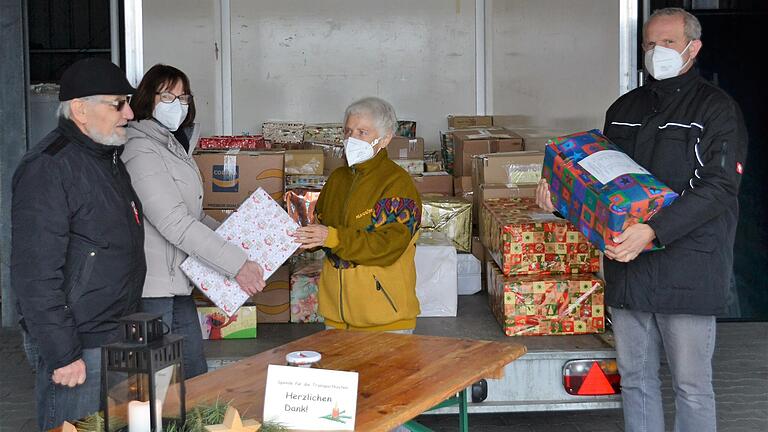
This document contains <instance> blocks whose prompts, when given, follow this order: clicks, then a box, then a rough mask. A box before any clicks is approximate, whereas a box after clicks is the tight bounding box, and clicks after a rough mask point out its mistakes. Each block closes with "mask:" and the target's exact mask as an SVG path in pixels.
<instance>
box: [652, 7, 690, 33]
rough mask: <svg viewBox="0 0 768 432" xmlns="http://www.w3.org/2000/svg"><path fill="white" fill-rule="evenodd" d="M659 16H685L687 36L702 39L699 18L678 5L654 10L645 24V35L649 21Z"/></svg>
mask: <svg viewBox="0 0 768 432" xmlns="http://www.w3.org/2000/svg"><path fill="white" fill-rule="evenodd" d="M658 16H681V17H683V23H684V32H685V37H686V38H687V39H688V40H689V41H692V40H699V39H701V23H700V22H699V19H698V18H696V17H695V16H694V15H693V14H691V13H690V12H688V11H686V10H685V9H681V8H676V7H668V8H664V9H659V10H656V11H654V12H653V14H651V16H650V18H648V21H646V22H645V24H644V25H643V36H645V29H646V27H648V23H649V22H651V20H652V19H654V18H656V17H658Z"/></svg>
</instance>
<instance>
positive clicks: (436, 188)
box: [411, 171, 453, 197]
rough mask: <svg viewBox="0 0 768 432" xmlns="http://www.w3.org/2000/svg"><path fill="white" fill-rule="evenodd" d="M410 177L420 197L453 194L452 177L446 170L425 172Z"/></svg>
mask: <svg viewBox="0 0 768 432" xmlns="http://www.w3.org/2000/svg"><path fill="white" fill-rule="evenodd" d="M411 178H413V182H414V183H415V184H416V190H417V191H419V194H421V196H422V197H426V196H453V177H452V176H451V175H450V174H448V173H447V172H444V171H443V172H425V173H424V174H423V175H420V176H413V177H411Z"/></svg>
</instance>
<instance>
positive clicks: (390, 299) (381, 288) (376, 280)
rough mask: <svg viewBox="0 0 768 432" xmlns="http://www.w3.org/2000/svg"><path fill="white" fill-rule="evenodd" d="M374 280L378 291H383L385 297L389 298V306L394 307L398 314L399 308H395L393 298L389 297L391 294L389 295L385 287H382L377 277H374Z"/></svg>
mask: <svg viewBox="0 0 768 432" xmlns="http://www.w3.org/2000/svg"><path fill="white" fill-rule="evenodd" d="M373 280H374V281H375V282H376V291H381V292H382V293H384V297H386V298H387V301H388V302H389V305H390V306H392V309H394V310H395V312H397V307H395V302H393V301H392V297H390V296H389V294H388V293H387V290H385V289H384V287H383V286H381V283H380V282H379V280H378V279H377V278H376V275H373Z"/></svg>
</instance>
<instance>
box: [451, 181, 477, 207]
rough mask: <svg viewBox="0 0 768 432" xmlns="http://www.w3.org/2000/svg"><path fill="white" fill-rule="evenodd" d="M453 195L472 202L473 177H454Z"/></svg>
mask: <svg viewBox="0 0 768 432" xmlns="http://www.w3.org/2000/svg"><path fill="white" fill-rule="evenodd" d="M453 195H454V196H457V197H461V198H464V199H468V200H470V201H472V195H473V190H472V176H462V177H454V178H453Z"/></svg>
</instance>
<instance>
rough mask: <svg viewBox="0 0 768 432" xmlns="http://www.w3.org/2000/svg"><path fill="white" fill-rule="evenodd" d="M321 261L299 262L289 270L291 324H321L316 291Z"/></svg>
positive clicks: (321, 266)
mask: <svg viewBox="0 0 768 432" xmlns="http://www.w3.org/2000/svg"><path fill="white" fill-rule="evenodd" d="M322 268H323V260H322V259H320V260H301V261H297V264H296V265H294V266H293V269H292V270H291V322H292V323H312V322H323V321H324V319H323V317H322V316H321V315H318V314H317V289H318V285H317V284H318V283H319V281H320V271H321V270H322Z"/></svg>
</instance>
